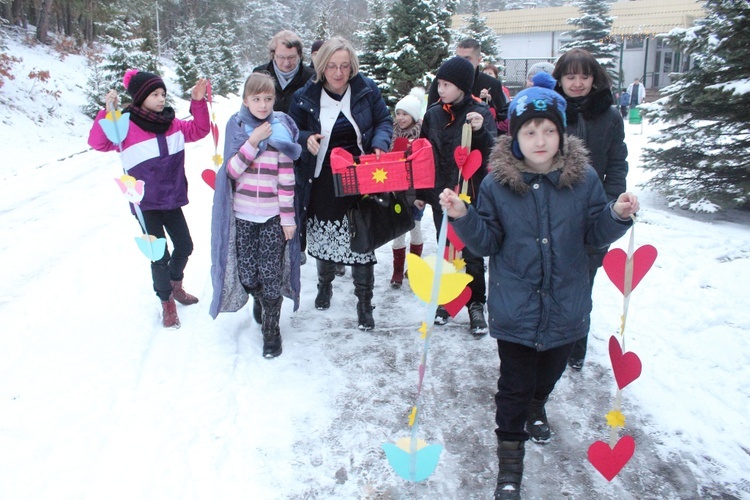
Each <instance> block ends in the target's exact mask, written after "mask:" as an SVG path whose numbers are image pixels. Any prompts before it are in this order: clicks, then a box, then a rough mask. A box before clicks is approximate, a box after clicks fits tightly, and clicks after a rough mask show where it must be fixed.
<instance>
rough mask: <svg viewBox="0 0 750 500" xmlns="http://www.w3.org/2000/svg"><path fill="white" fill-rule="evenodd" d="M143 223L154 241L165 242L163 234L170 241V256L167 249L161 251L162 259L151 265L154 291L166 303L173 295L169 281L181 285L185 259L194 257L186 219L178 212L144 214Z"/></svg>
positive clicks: (162, 211)
mask: <svg viewBox="0 0 750 500" xmlns="http://www.w3.org/2000/svg"><path fill="white" fill-rule="evenodd" d="M143 221H144V222H145V223H146V231H147V232H148V234H150V235H152V236H155V237H157V238H165V231H166V234H168V235H169V239H170V240H172V246H173V247H174V248H173V250H172V253H171V254H170V253H169V248H166V249H165V250H164V256H163V257H162V258H161V259H159V260H157V261H156V262H152V263H151V277H152V279H153V281H154V291H155V292H156V295H157V296H158V297H159V298H160V299H161V300H169V295H170V294H171V293H172V284H171V283H170V281H182V278H183V276H184V271H185V266H187V261H188V257H190V254H191V253H193V240H192V238H191V237H190V229H188V225H187V221H186V220H185V215H184V214H183V213H182V209H181V208H176V209H174V210H144V211H143Z"/></svg>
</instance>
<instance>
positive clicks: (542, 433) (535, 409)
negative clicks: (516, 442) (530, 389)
mask: <svg viewBox="0 0 750 500" xmlns="http://www.w3.org/2000/svg"><path fill="white" fill-rule="evenodd" d="M546 403H547V398H544V399H542V400H539V399H532V400H531V404H530V405H529V416H528V417H527V418H526V432H528V433H529V437H530V438H531V440H532V441H534V442H535V443H541V444H546V443H549V440H550V438H551V437H552V432H551V431H550V428H549V422H548V421H547V412H546V411H545V410H544V405H545V404H546Z"/></svg>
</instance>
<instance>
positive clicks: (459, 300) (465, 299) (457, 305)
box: [443, 286, 471, 318]
mask: <svg viewBox="0 0 750 500" xmlns="http://www.w3.org/2000/svg"><path fill="white" fill-rule="evenodd" d="M469 299H471V288H469V287H468V286H467V287H466V288H464V289H463V291H462V292H461V293H460V294H459V296H458V297H456V298H455V299H453V300H452V301H450V302H448V303H447V304H444V305H443V307H444V308H445V310H446V311H448V314H450V315H451V318H455V317H456V314H458V313H459V312H461V309H463V307H464V306H465V305H466V304H468V303H469Z"/></svg>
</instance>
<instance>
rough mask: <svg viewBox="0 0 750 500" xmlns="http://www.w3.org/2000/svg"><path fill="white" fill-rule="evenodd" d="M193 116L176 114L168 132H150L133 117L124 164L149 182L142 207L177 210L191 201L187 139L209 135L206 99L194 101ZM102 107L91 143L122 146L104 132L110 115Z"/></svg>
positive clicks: (105, 147) (108, 147)
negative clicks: (101, 122)
mask: <svg viewBox="0 0 750 500" xmlns="http://www.w3.org/2000/svg"><path fill="white" fill-rule="evenodd" d="M190 113H191V114H192V115H193V117H194V118H193V119H192V120H179V119H177V118H175V119H174V120H173V121H172V124H171V125H170V127H169V129H168V130H167V131H166V133H164V134H155V133H153V132H147V131H145V130H143V129H142V128H140V127H139V126H138V125H136V124H135V123H133V122H132V121H131V122H130V124H129V128H128V135H127V136H126V137H125V139H124V140H123V141H122V149H123V151H122V164H123V167H124V168H125V170H127V172H128V174H129V175H132V176H133V177H135V178H136V179H137V180H142V181H144V183H145V189H144V191H145V195H144V197H143V200H142V201H141V203H140V207H141V209H142V210H173V209H175V208H179V207H182V206H184V205H187V204H188V197H187V178H186V177H185V143H187V142H195V141H198V140H200V139H203V138H204V137H206V135H208V132H209V130H210V119H209V115H208V106H207V104H206V101H205V100H200V101H191V102H190ZM106 114H107V113H106V111H105V110H101V111H99V114H97V115H96V119H95V120H94V124H93V126H92V127H91V131H90V132H89V140H88V143H89V146H91V147H92V148H94V149H96V150H97V151H117V150H118V149H119V148H118V146H117V145H115V144H114V143H112V142H111V141H110V140H109V139H107V136H106V135H105V134H104V131H103V130H102V127H101V126H100V125H99V120H101V119H102V118H104V117H105V116H106Z"/></svg>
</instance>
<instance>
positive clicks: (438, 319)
mask: <svg viewBox="0 0 750 500" xmlns="http://www.w3.org/2000/svg"><path fill="white" fill-rule="evenodd" d="M449 317H450V314H448V311H446V310H445V307H443V306H438V308H437V311H435V324H436V325H444V324H446V323H447V322H448V318H449Z"/></svg>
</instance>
